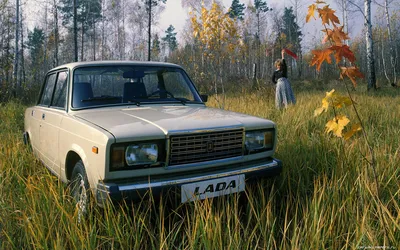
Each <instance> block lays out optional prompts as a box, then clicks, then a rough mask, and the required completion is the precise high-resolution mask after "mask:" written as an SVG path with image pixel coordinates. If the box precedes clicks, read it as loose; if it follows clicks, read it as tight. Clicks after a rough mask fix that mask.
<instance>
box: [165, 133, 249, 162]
mask: <svg viewBox="0 0 400 250" xmlns="http://www.w3.org/2000/svg"><path fill="white" fill-rule="evenodd" d="M242 152H243V130H229V131H218V132H210V133H199V134H190V135H175V136H171V138H170V157H169V165H170V166H171V165H180V164H188V163H195V162H204V161H212V160H218V159H225V158H231V157H236V156H241V155H242Z"/></svg>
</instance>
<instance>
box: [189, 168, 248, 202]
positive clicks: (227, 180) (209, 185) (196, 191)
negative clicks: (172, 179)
mask: <svg viewBox="0 0 400 250" xmlns="http://www.w3.org/2000/svg"><path fill="white" fill-rule="evenodd" d="M244 188H245V175H244V174H243V175H235V176H230V177H224V178H218V179H213V180H207V181H200V182H194V183H189V184H184V185H182V186H181V202H182V203H184V202H188V201H194V200H203V199H206V198H212V197H217V196H222V195H227V194H233V193H239V192H242V191H244Z"/></svg>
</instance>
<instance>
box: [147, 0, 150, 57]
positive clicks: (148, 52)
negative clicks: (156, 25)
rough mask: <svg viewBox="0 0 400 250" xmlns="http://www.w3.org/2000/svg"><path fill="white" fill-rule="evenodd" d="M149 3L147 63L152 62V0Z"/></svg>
mask: <svg viewBox="0 0 400 250" xmlns="http://www.w3.org/2000/svg"><path fill="white" fill-rule="evenodd" d="M148 3H149V34H148V35H149V40H148V41H147V46H148V49H147V61H151V48H150V46H151V0H148Z"/></svg>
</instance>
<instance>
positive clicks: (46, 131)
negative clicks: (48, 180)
mask: <svg viewBox="0 0 400 250" xmlns="http://www.w3.org/2000/svg"><path fill="white" fill-rule="evenodd" d="M38 113H39V115H40V117H41V122H40V128H39V131H40V132H39V136H40V149H41V152H42V154H43V156H44V157H43V159H42V160H43V162H44V163H45V164H46V166H47V167H48V168H49V169H50V170H51V171H52V172H53V173H54V174H56V175H57V176H60V159H59V157H58V150H59V146H58V141H59V130H60V124H61V121H62V118H63V116H64V115H65V111H63V110H57V109H53V108H40V109H38Z"/></svg>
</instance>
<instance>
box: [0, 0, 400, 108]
mask: <svg viewBox="0 0 400 250" xmlns="http://www.w3.org/2000/svg"><path fill="white" fill-rule="evenodd" d="M27 2H28V1H26V2H24V0H15V1H11V0H2V1H1V4H0V13H1V15H0V16H1V17H0V32H1V37H0V51H1V52H0V68H1V70H0V89H1V96H0V100H2V101H5V100H8V99H9V98H10V97H16V96H18V97H19V98H28V97H26V96H25V94H26V93H32V94H33V93H37V89H38V88H39V86H40V84H41V81H42V79H43V76H44V74H45V73H46V72H47V70H49V69H51V68H53V67H55V66H57V65H61V64H64V63H69V62H74V61H93V60H139V61H143V60H153V61H166V62H173V63H178V64H180V65H182V66H184V68H185V69H186V70H187V71H188V72H189V75H191V77H192V79H193V80H194V82H195V83H196V84H197V85H198V87H199V88H201V89H204V90H205V91H208V92H210V93H218V92H224V91H225V89H227V90H229V89H230V88H232V87H235V85H236V84H237V82H241V83H244V84H243V86H253V87H254V85H255V84H256V85H261V86H263V85H268V84H270V83H271V81H270V79H269V78H270V76H271V74H272V72H273V70H274V69H273V62H274V61H275V60H276V59H277V58H278V57H279V56H280V54H279V53H280V50H281V49H282V48H287V49H290V50H291V51H293V52H294V53H296V54H297V55H298V60H292V59H288V60H289V62H288V64H289V66H290V67H289V68H290V77H291V78H292V79H296V80H300V81H301V80H316V81H317V82H323V83H324V82H327V81H330V80H334V79H337V78H338V75H335V74H331V72H332V70H334V69H335V67H336V66H335V64H326V65H323V66H322V68H321V70H320V71H319V72H317V71H316V70H315V68H312V67H309V63H310V61H311V58H312V53H311V50H312V49H318V48H321V47H323V46H325V45H324V44H322V43H321V41H322V40H323V37H322V35H321V36H315V37H313V38H312V39H309V38H307V37H305V30H306V29H307V25H306V23H305V21H306V18H305V15H306V10H305V9H304V6H305V5H306V4H307V3H306V1H304V0H291V1H290V4H287V6H286V7H284V8H283V7H282V8H280V9H273V8H271V7H270V4H269V3H267V1H262V0H254V1H249V2H248V3H240V1H238V0H234V1H232V3H231V5H230V6H223V3H222V2H219V1H211V0H205V1H182V3H181V4H182V7H183V8H184V10H185V11H187V13H188V16H189V18H188V20H186V23H185V26H184V27H185V28H184V29H183V30H182V31H181V33H182V34H179V35H178V34H177V33H178V32H177V31H176V29H175V27H174V26H172V25H170V26H169V27H168V28H167V29H166V30H165V31H160V30H157V29H155V26H156V25H157V24H158V23H159V17H160V15H161V13H162V12H163V11H164V10H165V8H166V6H167V5H168V4H169V3H168V1H166V0H152V1H147V0H132V1H128V0H120V1H115V0H85V1H83V0H75V1H69V0H53V1H36V2H35V1H29V6H38V7H37V8H40V11H39V13H40V14H39V15H38V16H37V17H36V19H35V20H39V21H36V22H34V24H32V22H27V21H26V20H32V19H29V16H27V15H28V14H27V13H28V10H29V9H28V10H26V9H25V8H28V5H27ZM364 2H365V3H368V4H364ZM333 4H335V5H336V6H337V11H336V14H337V15H338V16H339V17H340V18H341V20H343V22H342V23H343V25H342V30H343V32H346V33H349V31H351V32H352V33H353V34H357V36H355V37H351V40H350V42H349V41H347V43H348V46H350V48H351V50H352V51H354V53H355V55H356V57H357V58H358V60H357V62H356V64H357V65H358V67H359V68H360V71H361V72H364V73H365V74H366V76H367V77H366V78H365V82H366V83H367V84H368V89H372V88H375V89H376V88H379V87H380V86H388V85H389V86H390V85H392V86H396V85H397V84H398V78H397V75H398V72H399V71H400V68H399V67H400V63H399V60H398V53H399V50H400V42H399V40H400V31H399V30H400V21H399V20H400V18H399V15H400V7H399V3H398V2H396V1H390V0H381V1H374V2H371V1H360V0H358V1H357V0H353V1H347V0H336V1H335V2H334V3H333ZM368 6H369V7H368ZM367 7H368V8H367ZM371 8H373V10H374V11H373V16H372V14H371ZM36 12H38V11H36ZM29 13H32V12H29ZM34 13H35V12H34ZM31 15H32V14H31ZM351 16H358V18H357V19H354V18H353V19H351V18H349V17H351ZM355 22H364V23H365V25H362V26H358V27H360V29H362V31H361V32H360V31H359V32H357V31H356V30H351V27H352V26H355V25H354V24H355ZM28 23H29V25H28ZM308 25H311V26H312V25H316V24H315V23H314V24H312V23H311V24H308ZM349 26H350V29H349ZM210 27H212V28H210ZM321 29H322V26H321ZM319 33H321V34H322V32H319ZM178 38H179V40H178ZM304 41H307V43H305V42H304ZM310 41H311V42H310ZM310 43H311V44H310ZM234 79H236V80H234ZM256 87H257V86H256ZM31 90H34V91H33V92H32V91H31ZM35 91H36V92H35ZM30 101H32V100H30Z"/></svg>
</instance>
